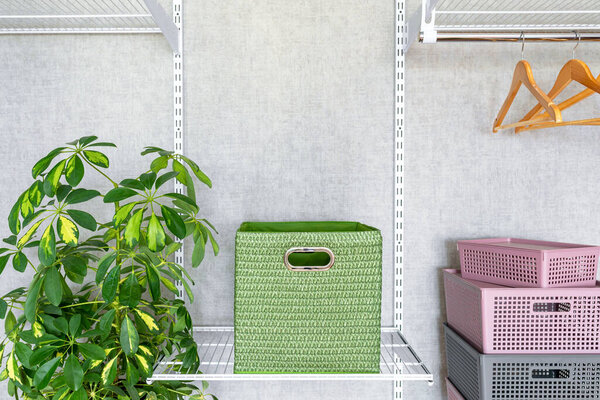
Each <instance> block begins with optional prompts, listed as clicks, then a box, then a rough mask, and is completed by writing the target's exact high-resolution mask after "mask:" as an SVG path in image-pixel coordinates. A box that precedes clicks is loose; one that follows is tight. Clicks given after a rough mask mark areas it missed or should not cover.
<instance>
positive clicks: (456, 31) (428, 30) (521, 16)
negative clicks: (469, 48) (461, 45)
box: [405, 0, 600, 48]
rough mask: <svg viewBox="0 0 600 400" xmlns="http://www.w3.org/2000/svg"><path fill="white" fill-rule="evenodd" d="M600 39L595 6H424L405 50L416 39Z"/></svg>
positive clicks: (465, 1) (453, 0)
mask: <svg viewBox="0 0 600 400" xmlns="http://www.w3.org/2000/svg"><path fill="white" fill-rule="evenodd" d="M574 32H577V33H578V34H579V35H580V37H581V38H582V39H584V40H585V39H593V40H598V39H600V3H599V2H598V1H597V0H562V1H548V0H529V1H521V0H423V3H422V7H421V9H420V10H419V11H418V12H417V13H416V14H415V15H413V16H412V17H411V18H410V21H409V24H408V32H407V35H408V41H407V43H406V44H407V46H406V47H405V48H408V46H410V44H411V43H412V42H413V41H415V40H419V39H421V40H422V41H423V42H425V43H434V42H436V41H438V40H517V39H519V37H520V35H521V33H523V35H524V36H525V37H526V39H538V40H544V39H546V40H560V39H563V40H568V39H574V38H576V35H575V34H574Z"/></svg>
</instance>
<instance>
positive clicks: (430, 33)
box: [421, 0, 439, 43]
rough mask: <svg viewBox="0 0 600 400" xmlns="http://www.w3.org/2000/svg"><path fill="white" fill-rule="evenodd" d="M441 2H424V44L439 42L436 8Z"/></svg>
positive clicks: (422, 22) (431, 0) (425, 0)
mask: <svg viewBox="0 0 600 400" xmlns="http://www.w3.org/2000/svg"><path fill="white" fill-rule="evenodd" d="M438 1H439V0H424V1H423V3H422V4H423V5H422V11H421V30H422V32H423V43H435V42H437V31H436V29H435V6H436V5H437V3H438Z"/></svg>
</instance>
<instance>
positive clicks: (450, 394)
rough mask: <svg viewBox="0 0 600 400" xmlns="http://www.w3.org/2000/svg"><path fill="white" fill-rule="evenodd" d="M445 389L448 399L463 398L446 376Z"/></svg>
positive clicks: (461, 399) (457, 399) (460, 399)
mask: <svg viewBox="0 0 600 400" xmlns="http://www.w3.org/2000/svg"><path fill="white" fill-rule="evenodd" d="M446 390H447V391H448V400H465V398H464V397H462V394H460V392H459V391H458V389H457V388H455V387H454V385H453V384H452V382H450V379H448V378H446Z"/></svg>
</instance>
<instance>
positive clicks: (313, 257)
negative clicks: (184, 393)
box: [234, 222, 382, 373]
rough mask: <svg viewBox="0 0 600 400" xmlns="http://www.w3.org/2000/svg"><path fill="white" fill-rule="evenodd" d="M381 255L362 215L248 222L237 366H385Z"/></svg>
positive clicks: (241, 253)
mask: <svg viewBox="0 0 600 400" xmlns="http://www.w3.org/2000/svg"><path fill="white" fill-rule="evenodd" d="M329 251H330V252H331V253H329ZM381 260H382V239H381V233H380V232H379V230H377V229H375V228H372V227H370V226H366V225H363V224H360V223H357V222H272V223H258V222H246V223H244V224H242V226H241V227H240V229H239V230H238V232H237V235H236V245H235V317H234V319H235V321H234V324H235V353H234V354H235V355H234V357H235V364H234V365H235V366H234V370H235V372H236V373H379V357H380V340H381V332H380V330H381V263H382V261H381ZM313 266H317V269H314V268H311V267H313Z"/></svg>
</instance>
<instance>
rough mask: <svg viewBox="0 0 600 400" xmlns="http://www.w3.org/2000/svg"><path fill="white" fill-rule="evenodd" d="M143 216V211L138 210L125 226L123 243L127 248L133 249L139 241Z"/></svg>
mask: <svg viewBox="0 0 600 400" xmlns="http://www.w3.org/2000/svg"><path fill="white" fill-rule="evenodd" d="M143 216H144V209H143V208H140V209H139V210H137V211H136V212H135V213H134V214H133V216H132V217H131V218H130V219H129V222H127V225H126V226H125V232H124V237H125V243H127V245H128V246H129V247H134V246H135V245H136V244H138V242H139V241H140V225H141V224H142V218H143Z"/></svg>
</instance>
